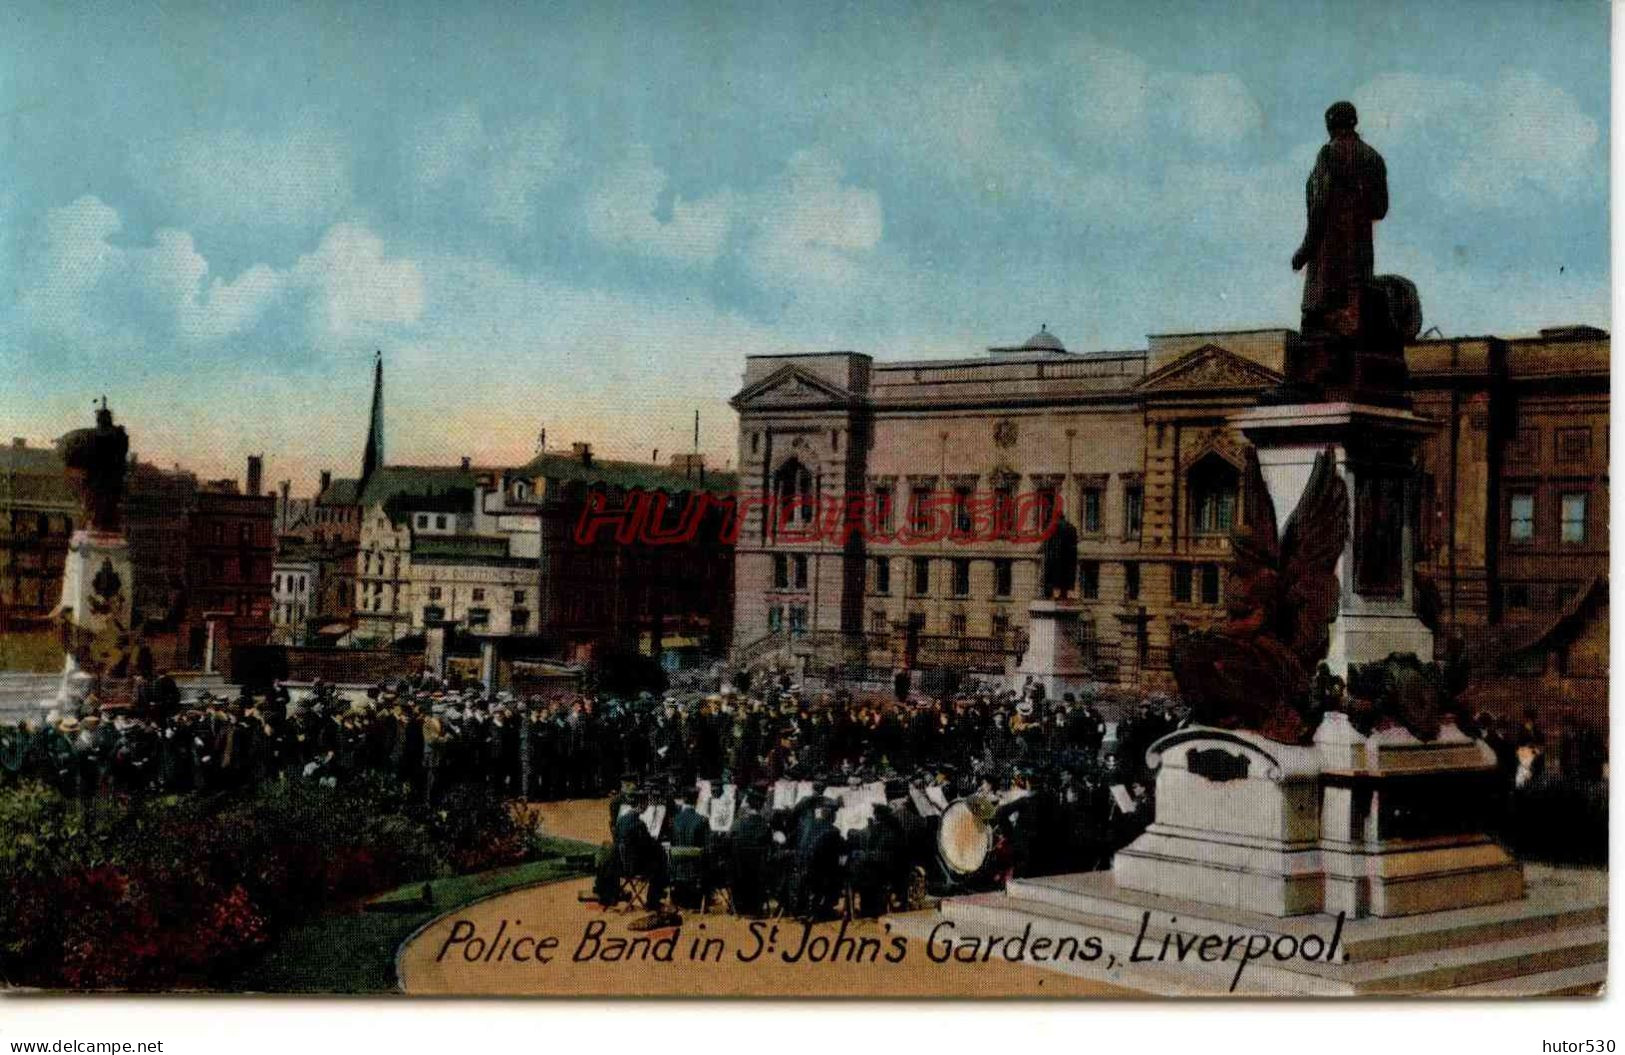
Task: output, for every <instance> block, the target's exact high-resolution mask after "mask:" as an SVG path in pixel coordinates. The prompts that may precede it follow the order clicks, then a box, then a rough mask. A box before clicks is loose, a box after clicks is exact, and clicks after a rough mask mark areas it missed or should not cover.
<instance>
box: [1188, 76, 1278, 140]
mask: <svg viewBox="0 0 1625 1055" xmlns="http://www.w3.org/2000/svg"><path fill="white" fill-rule="evenodd" d="M1165 91H1166V94H1167V97H1168V99H1169V107H1170V111H1171V115H1172V118H1173V121H1174V123H1175V124H1176V125H1177V126H1178V127H1179V128H1180V129H1181V130H1182V131H1183V132H1184V133H1185V134H1186V135H1188V136H1190V137H1191V138H1192V139H1193V140H1195V141H1196V142H1197V143H1200V144H1202V145H1204V146H1208V147H1222V146H1227V145H1229V144H1231V143H1235V142H1239V141H1240V140H1242V139H1245V138H1246V137H1247V136H1249V135H1251V134H1253V133H1254V132H1256V131H1257V130H1258V129H1259V128H1261V127H1262V126H1263V124H1264V111H1263V110H1262V109H1260V107H1259V105H1258V103H1257V102H1256V101H1254V99H1253V97H1252V93H1251V92H1249V91H1248V90H1247V86H1246V85H1245V84H1243V83H1242V82H1241V79H1240V78H1239V77H1237V76H1235V75H1234V74H1231V73H1204V74H1197V75H1195V76H1186V75H1175V76H1171V77H1168V78H1166V79H1165Z"/></svg>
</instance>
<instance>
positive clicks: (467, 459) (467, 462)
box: [463, 454, 474, 469]
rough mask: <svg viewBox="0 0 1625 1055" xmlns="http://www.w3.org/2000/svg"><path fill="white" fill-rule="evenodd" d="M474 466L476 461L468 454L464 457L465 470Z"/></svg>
mask: <svg viewBox="0 0 1625 1055" xmlns="http://www.w3.org/2000/svg"><path fill="white" fill-rule="evenodd" d="M473 464H474V459H472V458H470V457H469V456H468V455H466V454H465V455H463V468H464V469H467V468H468V467H469V466H470V465H473Z"/></svg>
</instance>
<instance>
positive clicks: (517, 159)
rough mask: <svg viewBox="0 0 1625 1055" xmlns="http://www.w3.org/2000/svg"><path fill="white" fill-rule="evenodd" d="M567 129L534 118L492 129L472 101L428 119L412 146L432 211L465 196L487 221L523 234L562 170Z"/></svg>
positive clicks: (415, 168)
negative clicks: (454, 197)
mask: <svg viewBox="0 0 1625 1055" xmlns="http://www.w3.org/2000/svg"><path fill="white" fill-rule="evenodd" d="M564 132H565V130H564V125H563V122H562V121H560V120H557V119H554V118H549V117H531V118H529V119H527V120H524V121H521V122H519V123H518V124H515V125H512V126H508V127H505V128H492V127H490V126H488V125H487V124H486V122H485V120H484V119H483V118H482V117H481V116H480V112H479V111H478V110H477V109H476V108H475V107H474V106H473V105H472V104H470V103H463V104H462V105H460V106H455V107H452V108H450V109H447V110H443V111H440V112H439V113H436V114H433V115H431V116H430V117H429V118H427V119H426V120H425V121H424V123H423V125H422V126H421V127H420V128H419V129H418V131H417V133H416V135H414V136H413V137H412V139H411V142H410V143H409V144H408V150H409V154H410V159H411V173H412V177H413V180H414V181H415V183H416V185H417V188H418V190H419V191H420V192H422V193H423V194H424V196H425V202H426V204H428V205H429V207H431V208H438V207H439V205H440V203H441V202H442V201H443V200H444V198H445V197H446V196H447V195H461V196H463V197H464V199H465V200H466V201H467V202H468V203H469V204H470V205H472V206H473V208H474V210H475V211H476V212H477V213H478V214H479V215H480V216H481V217H483V218H484V219H485V220H486V221H487V222H489V223H492V224H494V225H497V226H499V227H506V228H513V229H518V230H523V229H525V228H528V227H529V226H530V225H531V224H532V223H533V222H534V221H535V219H536V201H535V198H536V195H537V192H539V191H541V190H542V189H544V188H546V187H547V186H549V185H550V184H552V183H553V182H554V181H556V180H557V179H558V178H559V176H560V175H561V174H562V172H563V171H564V166H565V152H564V139H565V136H564Z"/></svg>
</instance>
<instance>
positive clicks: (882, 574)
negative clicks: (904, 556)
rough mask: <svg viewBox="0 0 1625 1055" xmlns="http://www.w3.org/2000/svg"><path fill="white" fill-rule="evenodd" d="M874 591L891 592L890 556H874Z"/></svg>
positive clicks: (879, 592)
mask: <svg viewBox="0 0 1625 1055" xmlns="http://www.w3.org/2000/svg"><path fill="white" fill-rule="evenodd" d="M875 593H878V594H882V595H884V594H888V593H891V558H890V557H876V558H875Z"/></svg>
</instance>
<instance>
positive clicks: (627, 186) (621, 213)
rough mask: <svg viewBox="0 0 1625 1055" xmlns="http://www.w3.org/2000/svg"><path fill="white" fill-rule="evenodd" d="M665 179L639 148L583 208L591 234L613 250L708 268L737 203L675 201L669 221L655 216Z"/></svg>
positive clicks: (725, 198)
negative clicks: (704, 265) (707, 265)
mask: <svg viewBox="0 0 1625 1055" xmlns="http://www.w3.org/2000/svg"><path fill="white" fill-rule="evenodd" d="M667 179H668V177H667V175H666V173H665V171H664V170H662V169H661V168H660V167H659V166H657V165H656V164H655V163H654V161H653V160H652V158H651V157H650V154H649V151H648V150H647V149H646V148H642V147H639V148H637V149H635V150H634V151H632V153H631V155H630V156H629V157H627V158H626V159H625V160H624V161H622V162H621V163H620V164H619V165H616V166H615V167H613V168H612V169H611V170H610V171H609V172H607V173H605V174H604V176H603V178H602V179H601V180H600V182H599V183H598V185H597V186H596V187H594V188H593V189H592V190H591V191H590V192H589V193H588V194H587V196H586V199H585V201H584V202H583V203H582V210H583V216H584V219H585V221H586V225H587V231H588V233H589V234H591V235H592V236H593V237H594V238H595V239H597V240H598V241H599V242H602V243H603V244H604V245H607V246H609V247H611V248H614V249H619V250H622V251H627V252H632V253H637V254H640V255H646V256H652V257H657V258H660V259H664V260H670V261H673V262H675V263H679V264H688V265H695V264H709V263H711V262H713V261H714V260H716V258H717V256H718V255H719V254H720V253H721V252H722V247H723V245H724V243H725V242H726V241H727V238H728V229H729V226H730V224H731V223H732V219H733V213H734V209H735V205H736V203H735V200H734V197H733V195H732V194H730V193H729V192H728V191H726V190H724V191H720V192H718V193H717V194H714V195H711V196H709V197H706V198H701V199H699V200H696V201H684V200H683V199H682V198H676V199H674V200H673V202H672V205H671V218H670V219H668V220H661V219H660V218H658V217H657V216H656V215H655V211H656V209H658V208H659V204H660V197H661V195H662V194H663V193H664V192H665V190H666V184H667Z"/></svg>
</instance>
